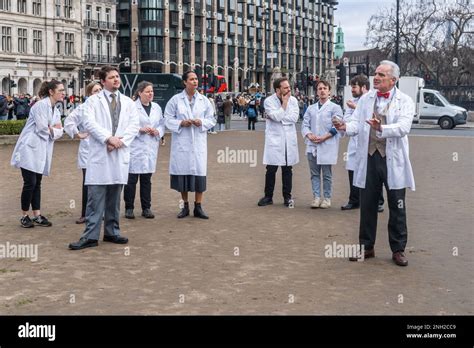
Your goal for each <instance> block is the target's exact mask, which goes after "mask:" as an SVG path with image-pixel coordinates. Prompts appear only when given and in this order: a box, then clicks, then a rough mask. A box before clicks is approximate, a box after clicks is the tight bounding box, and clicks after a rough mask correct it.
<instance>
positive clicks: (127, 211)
mask: <svg viewBox="0 0 474 348" xmlns="http://www.w3.org/2000/svg"><path fill="white" fill-rule="evenodd" d="M125 217H126V218H127V219H135V215H134V214H133V209H125Z"/></svg>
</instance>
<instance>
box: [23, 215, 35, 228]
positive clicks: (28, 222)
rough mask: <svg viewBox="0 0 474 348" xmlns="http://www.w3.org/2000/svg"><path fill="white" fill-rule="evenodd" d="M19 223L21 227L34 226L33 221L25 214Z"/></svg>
mask: <svg viewBox="0 0 474 348" xmlns="http://www.w3.org/2000/svg"><path fill="white" fill-rule="evenodd" d="M20 224H21V227H24V228H32V227H35V224H34V223H33V221H31V219H30V217H29V216H28V215H25V216H23V217H22V218H21V219H20Z"/></svg>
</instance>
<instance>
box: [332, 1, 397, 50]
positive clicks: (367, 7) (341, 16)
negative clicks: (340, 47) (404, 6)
mask: <svg viewBox="0 0 474 348" xmlns="http://www.w3.org/2000/svg"><path fill="white" fill-rule="evenodd" d="M395 2H396V0H339V5H337V10H336V11H335V15H334V24H335V25H339V24H340V25H341V27H342V31H343V32H344V44H345V47H346V51H357V50H363V49H366V48H365V47H364V42H365V34H366V31H367V21H368V20H369V18H370V16H371V15H373V14H375V13H377V12H378V9H379V8H381V7H386V6H390V4H392V3H393V4H394V3H395Z"/></svg>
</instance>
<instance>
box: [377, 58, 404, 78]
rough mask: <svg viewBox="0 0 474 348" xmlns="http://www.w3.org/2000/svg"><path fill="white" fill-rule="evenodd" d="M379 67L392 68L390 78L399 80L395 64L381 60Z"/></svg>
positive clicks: (398, 70) (397, 68)
mask: <svg viewBox="0 0 474 348" xmlns="http://www.w3.org/2000/svg"><path fill="white" fill-rule="evenodd" d="M379 65H389V66H390V67H391V68H392V69H391V73H392V76H393V77H395V78H396V79H397V80H398V79H399V78H400V68H399V66H398V65H397V64H396V63H394V62H392V61H391V60H382V61H381V62H380V64H379Z"/></svg>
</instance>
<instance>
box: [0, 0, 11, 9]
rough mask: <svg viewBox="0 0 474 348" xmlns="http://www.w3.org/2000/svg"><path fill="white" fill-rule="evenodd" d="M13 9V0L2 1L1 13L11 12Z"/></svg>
mask: <svg viewBox="0 0 474 348" xmlns="http://www.w3.org/2000/svg"><path fill="white" fill-rule="evenodd" d="M11 8H12V3H11V0H0V11H10V10H11Z"/></svg>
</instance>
